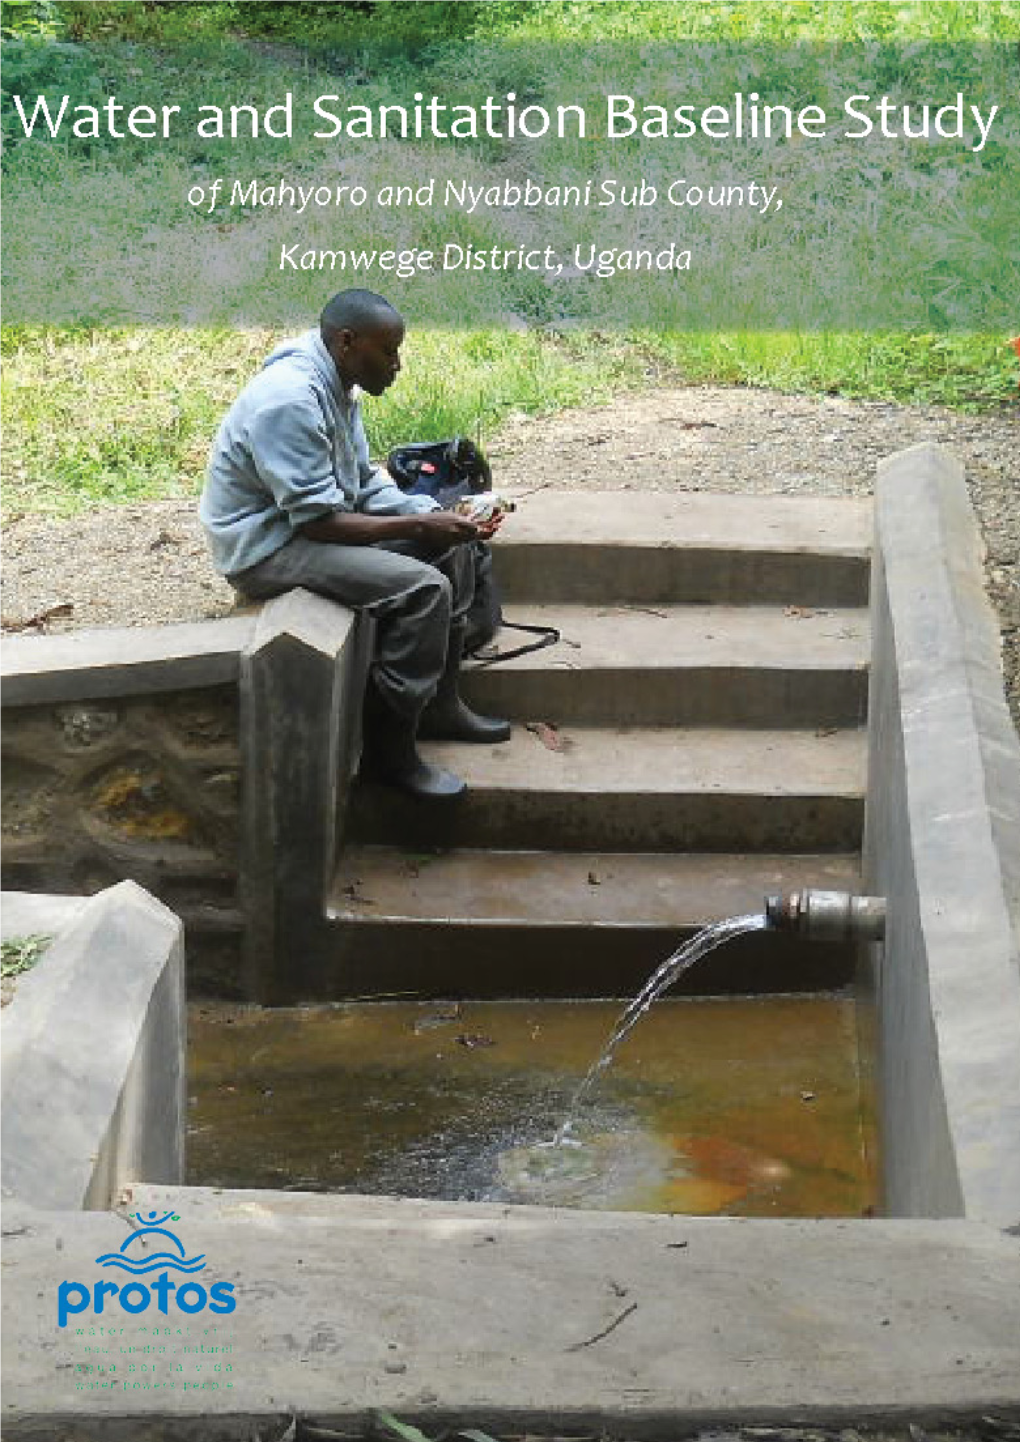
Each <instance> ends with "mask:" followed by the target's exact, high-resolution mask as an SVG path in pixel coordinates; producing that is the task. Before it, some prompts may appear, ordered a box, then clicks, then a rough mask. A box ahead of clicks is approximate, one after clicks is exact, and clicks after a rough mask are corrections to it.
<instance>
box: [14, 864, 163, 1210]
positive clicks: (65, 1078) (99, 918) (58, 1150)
mask: <svg viewBox="0 0 1020 1442" xmlns="http://www.w3.org/2000/svg"><path fill="white" fill-rule="evenodd" d="M11 899H12V905H11V906H10V908H9V911H10V915H9V916H8V918H7V921H6V923H5V929H6V930H7V931H8V933H9V932H10V930H11V928H12V926H14V925H15V924H17V917H18V915H19V913H21V914H22V915H24V916H27V915H29V914H30V915H31V917H32V920H33V922H34V928H35V929H36V930H40V931H46V930H54V931H55V933H56V934H55V936H54V939H53V941H52V943H51V944H50V945H49V947H48V948H47V950H46V952H45V954H44V956H43V957H42V958H41V960H40V961H39V962H38V964H37V965H36V967H35V968H34V969H33V970H32V971H31V972H29V973H27V974H26V975H25V976H23V977H22V978H21V979H20V980H19V982H18V986H17V991H16V994H15V996H14V999H13V1000H12V1002H11V1004H10V1005H9V1006H8V1007H6V1008H5V1010H4V1012H3V1016H2V1021H0V1030H2V1037H3V1060H2V1101H0V1111H2V1121H3V1139H4V1143H3V1172H2V1175H3V1190H4V1194H5V1196H7V1197H16V1198H18V1199H19V1200H21V1201H23V1202H25V1203H28V1204H29V1205H31V1206H32V1207H34V1208H38V1209H40V1210H54V1209H56V1210H65V1211H67V1210H77V1209H79V1208H92V1209H98V1210H105V1209H108V1208H109V1207H111V1206H112V1205H113V1204H114V1198H115V1197H116V1195H117V1193H118V1192H119V1191H120V1189H121V1188H122V1187H123V1186H124V1185H125V1184H126V1183H127V1182H129V1181H132V1180H135V1179H137V1178H139V1177H156V1176H162V1177H164V1178H166V1180H167V1181H176V1182H179V1181H181V1180H183V1175H184V1120H185V1076H186V1071H185V1012H184V942H183V927H182V925H181V922H180V921H179V920H178V918H177V917H176V916H175V915H174V914H173V912H172V911H170V910H169V909H168V908H167V907H165V906H163V905H162V904H161V903H160V902H158V901H157V900H156V899H155V897H153V896H150V895H149V893H148V892H146V891H143V890H142V888H141V887H140V886H136V885H135V883H134V882H133V881H123V882H120V883H119V884H118V885H116V886H111V887H110V888H108V890H106V891H103V892H100V893H98V895H96V896H92V897H89V898H87V899H83V900H81V901H80V902H78V904H77V905H72V906H70V907H69V906H68V902H69V900H70V899H69V898H67V897H52V898H44V897H33V898H32V903H33V904H32V906H31V907H30V908H28V910H27V911H26V908H24V907H23V906H19V904H18V903H19V901H20V897H19V896H18V895H17V894H14V895H13V896H12V898H11ZM47 903H50V905H49V906H47ZM47 915H49V917H50V918H51V919H50V920H49V922H47V920H46V917H47Z"/></svg>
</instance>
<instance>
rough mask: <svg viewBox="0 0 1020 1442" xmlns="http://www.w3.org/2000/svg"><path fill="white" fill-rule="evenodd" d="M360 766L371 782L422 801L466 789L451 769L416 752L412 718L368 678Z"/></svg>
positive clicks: (447, 797)
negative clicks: (397, 709)
mask: <svg viewBox="0 0 1020 1442" xmlns="http://www.w3.org/2000/svg"><path fill="white" fill-rule="evenodd" d="M362 731H363V745H362V758H361V769H362V773H363V775H365V776H366V777H367V778H368V779H370V780H372V781H381V782H383V783H384V784H385V785H387V786H399V787H400V788H401V790H403V791H408V792H410V793H411V795H412V796H419V797H422V798H423V799H425V800H435V801H439V800H443V801H445V800H449V799H451V798H453V797H454V796H460V795H462V794H463V793H464V791H466V790H467V787H466V785H465V783H464V782H463V781H462V780H461V779H460V777H459V776H455V775H454V774H453V772H452V771H446V770H444V769H443V767H442V766H432V765H431V764H430V763H429V762H428V761H426V760H424V758H423V757H421V756H420V755H419V754H418V747H417V745H416V744H415V725H414V722H413V721H410V720H408V719H407V718H406V717H404V716H401V715H400V714H399V713H398V712H396V711H394V710H393V708H392V706H389V705H388V704H387V703H386V701H385V700H384V699H383V698H382V696H381V695H380V694H379V692H378V690H377V689H376V687H375V685H374V684H373V683H372V681H371V680H370V681H369V683H368V685H367V686H366V687H365V711H364V725H363V728H362Z"/></svg>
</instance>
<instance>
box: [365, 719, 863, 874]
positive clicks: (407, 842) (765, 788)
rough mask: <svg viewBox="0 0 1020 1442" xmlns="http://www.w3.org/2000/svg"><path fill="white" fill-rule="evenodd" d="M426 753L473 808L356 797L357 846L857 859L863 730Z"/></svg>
mask: <svg viewBox="0 0 1020 1442" xmlns="http://www.w3.org/2000/svg"><path fill="white" fill-rule="evenodd" d="M543 738H544V739H543ZM546 742H551V743H552V744H553V745H554V746H555V747H556V748H557V749H551V748H550V746H549V745H547V744H545V743H546ZM422 751H423V754H425V755H427V756H429V757H430V758H432V759H433V760H435V761H436V762H438V763H440V764H442V765H444V766H448V767H450V768H451V769H452V770H454V771H456V772H458V773H459V774H460V775H461V776H463V777H464V779H465V780H466V781H467V783H468V791H467V794H466V795H464V796H462V797H460V798H458V799H457V800H456V801H454V802H452V803H447V804H441V803H440V804H436V803H432V804H427V803H422V802H419V801H417V800H415V799H414V798H412V797H408V796H405V795H403V794H402V793H401V792H399V791H397V790H395V789H394V788H392V787H386V786H375V785H371V784H366V783H358V784H357V785H356V786H355V787H354V788H353V790H352V794H351V809H350V813H349V815H348V821H347V836H348V839H349V840H350V841H353V842H360V843H373V844H377V845H378V844H381V845H403V846H410V847H416V848H420V849H435V848H442V849H449V848H453V847H485V848H488V847H493V848H497V849H504V850H513V851H517V850H524V851H529V850H540V849H541V850H557V851H586V850H588V851H602V850H608V851H713V852H716V851H725V852H755V851H774V852H784V853H785V852H801V853H806V852H829V851H841V852H851V851H855V850H856V849H857V848H858V847H859V845H860V839H861V824H862V819H863V809H864V776H865V765H866V754H865V752H866V737H865V733H864V732H863V731H861V730H858V729H855V730H833V729H831V728H828V727H823V728H820V729H819V730H818V731H817V732H813V731H794V730H754V731H752V730H746V731H741V730H722V729H717V728H712V727H703V728H698V729H694V730H676V729H667V728H658V727H642V728H640V729H634V730H631V729H628V728H625V727H615V728H613V727H574V726H570V727H566V728H563V729H561V730H559V731H557V732H554V733H550V732H548V731H544V732H542V734H536V733H535V732H533V731H530V730H528V729H527V728H526V727H524V726H516V727H515V728H514V732H513V735H512V737H511V739H510V741H508V742H506V743H504V744H503V745H500V746H469V745H464V744H458V743H452V742H432V743H429V744H427V745H425V746H423V747H422Z"/></svg>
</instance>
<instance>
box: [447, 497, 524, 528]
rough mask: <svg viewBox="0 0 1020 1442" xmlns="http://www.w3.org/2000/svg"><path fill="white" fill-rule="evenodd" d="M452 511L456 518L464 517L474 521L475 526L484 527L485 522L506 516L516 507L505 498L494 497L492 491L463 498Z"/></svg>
mask: <svg viewBox="0 0 1020 1442" xmlns="http://www.w3.org/2000/svg"><path fill="white" fill-rule="evenodd" d="M453 509H454V510H455V511H456V513H457V515H458V516H466V517H467V519H468V520H469V521H474V523H475V525H477V526H484V525H485V523H486V522H487V521H491V520H493V519H494V518H495V517H496V516H502V515H506V514H507V512H508V511H515V510H516V509H517V507H516V505H515V503H514V502H513V501H508V500H507V499H506V497H505V496H499V495H496V494H495V493H494V492H493V491H483V492H481V493H479V494H477V495H473V496H465V497H464V498H463V500H460V501H458V502H457V504H456V505H455V506H454V508H453Z"/></svg>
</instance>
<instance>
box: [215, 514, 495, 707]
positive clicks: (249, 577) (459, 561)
mask: <svg viewBox="0 0 1020 1442" xmlns="http://www.w3.org/2000/svg"><path fill="white" fill-rule="evenodd" d="M227 579H228V581H229V582H230V584H231V585H232V586H233V587H234V589H235V590H237V591H239V592H240V593H241V595H242V596H245V597H247V598H249V599H250V600H253V601H264V600H268V599H269V597H271V596H279V595H280V594H281V593H282V592H284V591H291V590H293V589H294V587H295V586H304V587H305V588H306V589H307V590H309V591H317V592H318V593H319V594H320V595H322V596H329V597H331V598H332V599H333V600H335V601H342V602H343V603H344V605H345V606H353V607H355V608H356V609H359V610H364V611H367V612H368V614H369V615H370V616H373V617H374V618H375V621H376V654H375V662H374V664H373V668H372V674H373V678H374V680H375V683H376V685H377V687H378V689H379V691H380V692H381V693H382V694H383V696H385V698H386V700H387V701H388V702H389V703H390V705H391V706H392V707H393V708H394V709H395V710H396V711H399V712H400V714H401V715H403V716H408V717H412V718H414V717H417V716H418V715H419V714H420V713H421V710H422V708H423V706H425V704H426V703H427V702H428V701H430V700H431V699H432V697H433V696H434V695H435V692H436V686H437V685H438V682H439V678H440V676H442V674H443V670H444V668H445V665H446V657H447V652H448V650H449V647H450V644H451V640H452V643H453V644H454V645H456V646H460V644H461V640H462V637H463V632H464V617H465V615H466V613H467V610H468V607H469V606H470V605H471V602H472V599H473V598H474V591H475V568H474V548H473V547H472V546H470V545H464V546H453V547H451V548H450V550H448V551H444V552H443V553H442V554H441V555H438V556H432V557H430V558H429V559H428V560H423V559H421V558H420V556H419V555H417V554H415V546H414V542H412V541H392V542H389V543H386V544H383V545H377V546H343V545H338V544H336V543H335V542H328V541H309V540H308V539H307V538H306V537H305V536H295V537H293V539H292V540H290V541H288V542H287V544H286V545H285V546H282V547H281V548H280V550H278V551H275V552H274V553H273V555H271V556H268V557H267V558H266V560H264V561H260V562H259V564H258V565H257V566H251V567H249V569H248V570H246V571H240V572H238V573H237V574H236V575H234V576H228V577H227Z"/></svg>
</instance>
